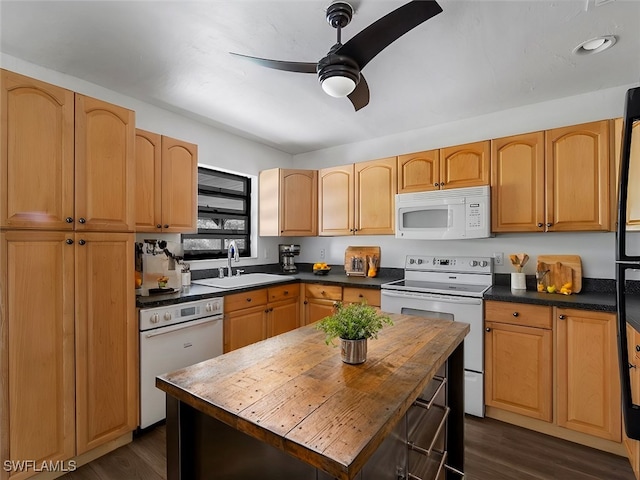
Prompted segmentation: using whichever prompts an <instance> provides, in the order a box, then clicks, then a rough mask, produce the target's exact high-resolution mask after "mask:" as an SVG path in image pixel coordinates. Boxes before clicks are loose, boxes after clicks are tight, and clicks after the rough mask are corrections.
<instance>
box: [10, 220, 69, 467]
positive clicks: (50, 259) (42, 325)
mask: <svg viewBox="0 0 640 480" xmlns="http://www.w3.org/2000/svg"><path fill="white" fill-rule="evenodd" d="M0 238H1V246H2V248H1V250H0V255H1V256H0V265H2V272H1V274H0V294H1V295H2V297H1V298H0V318H2V319H3V321H1V322H0V341H1V342H2V355H1V356H0V445H1V450H0V457H1V458H2V460H3V461H4V460H16V461H17V460H20V461H23V460H32V461H35V462H36V463H37V464H38V465H40V464H41V462H42V461H44V460H50V461H58V460H64V459H68V458H71V457H73V455H74V453H75V430H74V425H75V418H74V412H75V393H74V392H75V389H74V372H75V366H74V324H73V315H74V312H73V292H74V286H73V266H74V248H73V245H69V244H67V243H66V240H69V241H71V240H72V239H73V234H72V233H70V232H69V233H64V232H21V231H7V232H2V233H1V234H0ZM18 476H19V475H18ZM12 478H13V477H12ZM21 478H24V476H21Z"/></svg>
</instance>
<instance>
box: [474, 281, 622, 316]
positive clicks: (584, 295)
mask: <svg viewBox="0 0 640 480" xmlns="http://www.w3.org/2000/svg"><path fill="white" fill-rule="evenodd" d="M484 299H485V300H497V301H500V302H518V303H532V304H536V305H549V306H552V307H562V308H581V309H584V310H596V311H600V312H615V311H616V294H615V292H581V293H574V294H571V295H561V294H556V293H538V292H537V291H533V290H524V291H519V290H518V291H515V292H514V291H512V290H511V287H510V286H506V285H494V286H493V287H491V288H490V289H489V290H487V291H486V292H485V294H484Z"/></svg>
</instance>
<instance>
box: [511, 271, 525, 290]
mask: <svg viewBox="0 0 640 480" xmlns="http://www.w3.org/2000/svg"><path fill="white" fill-rule="evenodd" d="M526 289H527V282H526V278H525V275H524V272H512V273H511V290H526Z"/></svg>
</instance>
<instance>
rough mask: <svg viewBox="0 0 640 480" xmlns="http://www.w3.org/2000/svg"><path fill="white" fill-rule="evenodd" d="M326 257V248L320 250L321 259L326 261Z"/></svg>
mask: <svg viewBox="0 0 640 480" xmlns="http://www.w3.org/2000/svg"><path fill="white" fill-rule="evenodd" d="M324 256H325V251H324V248H321V249H320V258H322V259H324Z"/></svg>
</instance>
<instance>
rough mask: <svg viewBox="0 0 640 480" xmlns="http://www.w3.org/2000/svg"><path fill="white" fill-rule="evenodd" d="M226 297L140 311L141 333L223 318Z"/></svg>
mask: <svg viewBox="0 0 640 480" xmlns="http://www.w3.org/2000/svg"><path fill="white" fill-rule="evenodd" d="M223 311H224V297H214V298H207V299H204V300H196V301H193V302H184V303H176V304H172V305H167V306H164V307H155V308H142V309H140V318H139V321H140V331H145V330H149V329H152V328H158V327H166V326H169V325H175V324H177V323H183V322H187V321H190V320H197V319H200V318H205V317H222V313H223Z"/></svg>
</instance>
